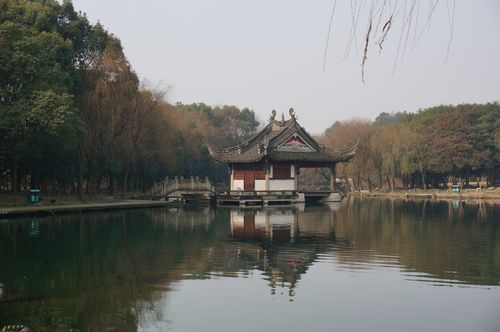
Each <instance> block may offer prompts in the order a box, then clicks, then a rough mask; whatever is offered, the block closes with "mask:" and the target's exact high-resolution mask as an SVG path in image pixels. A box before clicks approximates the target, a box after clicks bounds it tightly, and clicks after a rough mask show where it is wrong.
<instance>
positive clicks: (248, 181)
mask: <svg viewBox="0 0 500 332" xmlns="http://www.w3.org/2000/svg"><path fill="white" fill-rule="evenodd" d="M244 176H245V177H244V180H243V182H244V186H245V191H253V190H255V171H254V170H253V169H251V170H246V171H245V175H244Z"/></svg>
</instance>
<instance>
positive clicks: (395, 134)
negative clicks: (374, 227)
mask: <svg viewBox="0 0 500 332" xmlns="http://www.w3.org/2000/svg"><path fill="white" fill-rule="evenodd" d="M499 119H500V105H499V104H497V103H493V104H483V105H478V104H463V105H457V106H451V105H442V106H437V107H431V108H428V109H424V110H420V111H419V112H417V113H414V114H411V113H406V112H404V113H395V114H389V113H381V114H380V115H379V116H378V117H377V118H376V119H375V121H374V122H373V123H372V125H371V126H365V127H363V128H360V127H359V124H357V123H355V122H352V121H351V122H347V123H336V124H335V125H333V126H332V127H331V128H329V129H328V130H327V131H326V132H325V136H326V137H325V138H324V139H325V140H326V142H329V141H332V140H331V139H330V140H329V137H333V138H335V137H337V138H336V141H335V139H334V140H333V142H334V143H336V144H339V143H340V142H341V141H342V139H339V137H342V136H344V137H349V135H347V136H346V135H345V134H344V133H345V132H347V133H349V130H346V129H343V132H344V133H342V132H341V131H340V130H339V129H340V128H345V127H350V128H356V129H355V130H351V132H353V133H355V134H354V136H357V137H361V138H363V139H362V144H361V147H362V149H361V150H360V152H358V155H357V156H356V157H355V158H354V161H353V162H352V163H351V165H350V166H349V167H350V168H349V167H348V169H347V171H348V172H347V173H348V175H349V176H352V177H356V176H358V177H359V178H360V180H359V181H358V182H359V183H361V178H362V179H363V180H364V181H365V182H366V183H376V182H378V186H379V187H382V186H384V181H385V179H387V182H388V185H387V187H390V188H391V189H394V187H395V182H396V181H395V179H396V178H399V179H400V180H401V182H402V184H403V187H407V186H421V187H427V186H428V185H429V184H431V185H432V186H436V185H438V184H439V182H441V183H442V184H445V183H446V180H447V179H449V178H455V179H464V180H465V182H468V179H469V178H470V177H471V176H475V177H487V178H488V182H489V183H490V184H493V183H494V180H495V179H496V178H497V177H499V176H500V174H498V170H499V169H500V163H499V161H500V159H499V154H500V149H499V146H500V145H499V144H498V143H499V136H500V134H499V133H500V120H499ZM351 136H352V135H351ZM351 140H352V139H351ZM365 141H369V142H370V149H369V150H370V151H365V150H366V147H367V145H366V143H363V142H365ZM337 142H339V143H337ZM340 144H341V143H340ZM333 145H335V144H333ZM370 163H371V164H372V167H368V168H367V165H370ZM358 164H359V166H356V165H358Z"/></svg>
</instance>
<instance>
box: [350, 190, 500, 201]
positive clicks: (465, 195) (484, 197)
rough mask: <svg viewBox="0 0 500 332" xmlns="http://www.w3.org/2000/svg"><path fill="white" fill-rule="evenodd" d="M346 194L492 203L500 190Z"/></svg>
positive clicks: (360, 192)
mask: <svg viewBox="0 0 500 332" xmlns="http://www.w3.org/2000/svg"><path fill="white" fill-rule="evenodd" d="M347 196H355V197H376V198H399V199H434V200H459V201H470V200H481V201H489V202H492V203H500V190H496V189H495V190H480V191H478V190H476V189H466V190H464V191H462V192H459V193H454V192H449V191H444V190H443V191H441V190H432V189H431V190H408V191H388V192H381V191H356V192H349V193H347Z"/></svg>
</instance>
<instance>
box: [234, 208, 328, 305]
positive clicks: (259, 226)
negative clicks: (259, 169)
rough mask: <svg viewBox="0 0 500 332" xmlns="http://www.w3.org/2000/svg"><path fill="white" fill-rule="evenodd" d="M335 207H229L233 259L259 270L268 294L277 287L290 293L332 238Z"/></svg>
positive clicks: (326, 248)
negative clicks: (265, 283) (265, 282)
mask: <svg viewBox="0 0 500 332" xmlns="http://www.w3.org/2000/svg"><path fill="white" fill-rule="evenodd" d="M335 207H336V208H338V205H336V206H334V208H333V209H324V208H318V209H315V208H308V209H307V210H305V211H304V209H298V208H296V209H290V208H286V209H263V210H240V209H235V210H231V211H230V225H231V227H230V232H231V237H232V240H233V241H232V245H233V246H234V249H236V250H234V254H235V255H236V256H237V260H238V261H239V262H240V264H241V263H242V262H243V261H247V263H249V264H245V265H247V266H248V265H253V266H254V268H256V269H257V270H261V271H262V272H263V274H264V275H265V276H266V279H268V280H269V282H270V286H271V293H272V294H274V293H275V292H276V289H277V288H287V289H288V295H289V296H294V294H295V288H296V286H297V282H298V281H299V280H300V278H301V275H302V274H304V273H306V271H307V269H308V267H309V266H310V265H312V264H313V262H314V261H316V260H317V259H318V256H319V255H320V254H322V253H324V252H327V251H329V250H330V249H331V248H332V246H333V243H334V242H335V230H334V227H333V223H334V219H335V214H336V212H335V211H334V210H335ZM227 249H228V248H226V250H227Z"/></svg>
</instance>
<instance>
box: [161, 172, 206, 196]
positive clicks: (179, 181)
mask: <svg viewBox="0 0 500 332" xmlns="http://www.w3.org/2000/svg"><path fill="white" fill-rule="evenodd" d="M175 191H186V192H203V191H205V192H206V191H208V192H211V193H214V192H215V188H214V185H213V184H212V182H211V181H210V180H209V179H208V177H205V178H201V179H200V178H198V177H197V176H196V177H193V176H191V177H190V178H187V179H185V178H184V177H180V178H178V177H175V178H173V179H169V178H168V177H166V178H165V180H163V181H160V182H155V183H154V184H153V186H152V187H151V195H152V196H167V195H169V194H171V193H173V192H175Z"/></svg>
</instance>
